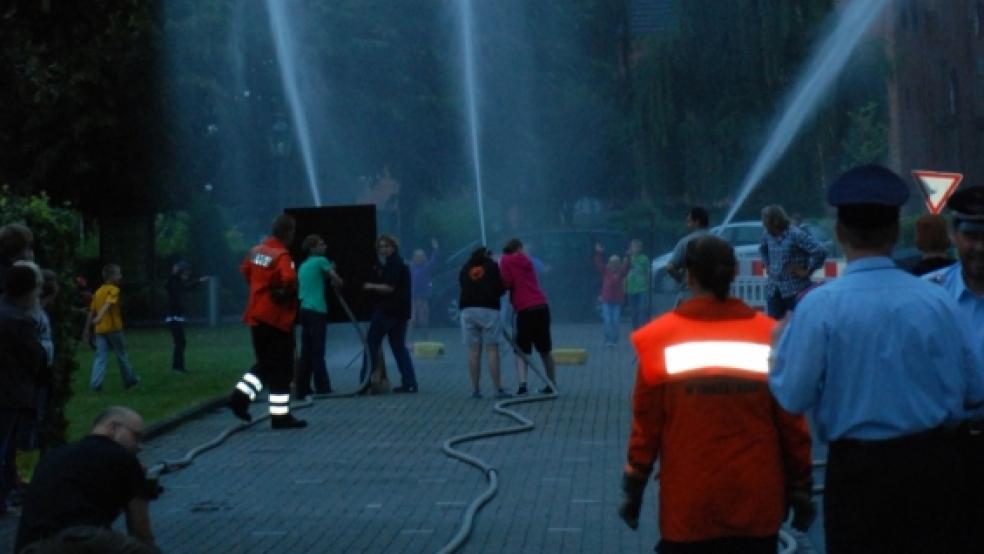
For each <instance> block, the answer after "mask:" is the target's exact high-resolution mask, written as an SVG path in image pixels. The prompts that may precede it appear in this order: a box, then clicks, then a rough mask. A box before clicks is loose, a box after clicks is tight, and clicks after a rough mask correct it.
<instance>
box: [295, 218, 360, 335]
mask: <svg viewBox="0 0 984 554" xmlns="http://www.w3.org/2000/svg"><path fill="white" fill-rule="evenodd" d="M284 211H285V212H286V213H288V214H290V215H291V216H293V217H294V219H295V220H297V234H296V236H295V238H294V244H292V245H290V251H291V255H292V256H293V258H294V261H295V263H296V265H297V267H298V268H299V267H300V266H301V263H302V262H304V259H305V255H304V253H303V252H302V251H301V243H302V242H303V241H304V237H306V236H308V235H310V234H312V233H314V234H318V235H320V236H321V238H323V239H325V243H327V245H328V251H327V254H326V255H327V257H328V259H329V260H331V261H332V262H334V263H335V271H337V272H338V275H339V277H341V278H342V280H343V281H345V286H344V287H343V288H342V291H341V292H342V295H343V296H344V297H345V301H346V302H347V303H348V305H349V307H350V308H352V311H353V312H354V313H355V316H356V318H358V319H359V321H368V320H369V317H370V316H371V315H372V304H371V300H372V299H371V298H370V296H369V295H368V294H366V293H365V292H363V291H362V284H363V283H366V282H368V281H370V280H371V279H370V277H371V275H372V266H373V264H374V263H376V251H375V244H376V206H373V205H371V204H370V205H359V206H322V207H319V208H287V209H286V210H284ZM325 297H326V298H327V299H328V319H329V321H331V322H332V323H341V322H347V321H349V319H348V316H347V315H346V314H345V311H344V310H343V309H342V307H341V306H340V305H339V303H338V299H337V298H335V295H334V294H332V293H331V291H330V286H329V288H326V289H325Z"/></svg>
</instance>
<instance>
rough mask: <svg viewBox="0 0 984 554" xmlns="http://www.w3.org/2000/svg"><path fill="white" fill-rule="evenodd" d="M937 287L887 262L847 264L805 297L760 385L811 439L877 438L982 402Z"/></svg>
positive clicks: (963, 339) (953, 309) (981, 387)
mask: <svg viewBox="0 0 984 554" xmlns="http://www.w3.org/2000/svg"><path fill="white" fill-rule="evenodd" d="M964 321H965V320H964V319H963V318H962V316H961V315H960V314H959V308H958V307H957V305H956V302H954V301H953V299H951V298H950V297H949V296H948V295H947V293H946V291H944V290H943V288H942V287H939V286H934V285H932V284H931V283H927V282H925V281H922V280H920V279H919V278H917V277H913V276H912V275H910V274H908V273H906V272H904V271H902V270H900V269H898V268H897V267H896V266H895V264H894V263H893V262H892V260H891V259H889V258H884V257H872V258H862V259H859V260H855V261H853V262H851V263H849V264H848V265H847V269H846V271H845V273H844V275H843V276H841V277H839V278H838V279H835V280H833V281H831V282H829V283H827V284H825V285H823V286H821V287H819V288H817V289H814V290H813V291H811V292H810V293H809V294H807V295H806V296H805V297H804V298H803V299H802V300H801V301H800V303H799V304H798V305H797V307H796V311H795V312H793V316H792V319H791V320H790V321H789V323H788V325H787V326H786V328H785V329H784V330H783V332H782V336H781V337H780V338H779V342H778V344H777V345H776V348H775V350H774V351H773V362H772V369H771V371H770V374H769V387H770V388H771V389H772V393H773V395H774V396H775V398H776V400H777V401H778V402H779V404H781V405H782V406H783V407H784V408H785V409H786V410H788V411H790V412H793V413H803V412H806V411H807V410H809V411H811V415H812V420H813V423H814V426H815V431H816V434H817V437H818V438H819V439H820V440H823V441H834V440H838V439H863V440H882V439H890V438H896V437H901V436H905V435H911V434H913V433H918V432H921V431H925V430H928V429H932V428H935V427H938V426H940V425H941V424H943V423H945V422H953V421H956V420H959V419H961V418H962V417H963V416H964V402H965V400H966V401H970V402H973V403H975V404H977V403H980V402H984V381H982V379H981V378H980V376H979V371H980V368H981V362H980V359H979V357H978V356H979V354H978V352H977V351H976V349H974V348H973V347H972V346H971V339H970V336H969V331H968V330H967V328H966V325H965V323H964Z"/></svg>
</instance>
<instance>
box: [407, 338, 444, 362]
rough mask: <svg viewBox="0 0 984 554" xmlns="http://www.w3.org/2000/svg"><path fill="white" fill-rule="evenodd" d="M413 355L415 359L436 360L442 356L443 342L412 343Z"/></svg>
mask: <svg viewBox="0 0 984 554" xmlns="http://www.w3.org/2000/svg"><path fill="white" fill-rule="evenodd" d="M413 355H414V356H416V357H417V358H436V357H438V356H443V355H444V343H443V342H427V341H417V342H414V343H413Z"/></svg>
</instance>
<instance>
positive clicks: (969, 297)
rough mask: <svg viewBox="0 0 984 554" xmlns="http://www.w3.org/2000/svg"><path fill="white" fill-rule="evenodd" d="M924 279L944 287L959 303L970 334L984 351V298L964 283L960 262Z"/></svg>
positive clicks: (924, 276)
mask: <svg viewBox="0 0 984 554" xmlns="http://www.w3.org/2000/svg"><path fill="white" fill-rule="evenodd" d="M923 279H926V280H927V281H929V282H931V283H935V284H938V285H940V286H942V287H943V290H945V291H946V293H947V294H948V295H950V298H953V299H954V300H956V301H957V305H958V306H960V312H961V313H962V314H963V315H964V317H966V318H967V325H969V329H970V333H971V336H972V338H973V339H974V342H975V343H976V344H977V348H978V349H979V350H981V351H984V296H977V295H976V294H974V293H973V292H971V290H970V289H968V288H967V284H966V283H964V278H963V266H962V265H961V264H960V263H959V262H958V263H955V264H953V265H951V266H948V267H945V268H943V269H940V270H937V271H934V272H932V273H929V274H927V275H923Z"/></svg>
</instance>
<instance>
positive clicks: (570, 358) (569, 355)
mask: <svg viewBox="0 0 984 554" xmlns="http://www.w3.org/2000/svg"><path fill="white" fill-rule="evenodd" d="M553 359H554V362H555V363H556V364H557V365H584V364H586V363H587V362H588V351H587V350H585V349H584V348H554V349H553Z"/></svg>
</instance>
